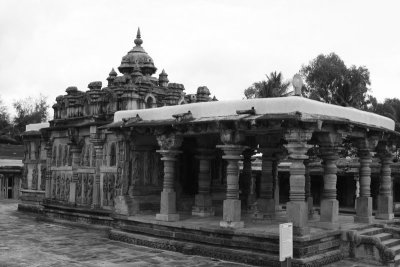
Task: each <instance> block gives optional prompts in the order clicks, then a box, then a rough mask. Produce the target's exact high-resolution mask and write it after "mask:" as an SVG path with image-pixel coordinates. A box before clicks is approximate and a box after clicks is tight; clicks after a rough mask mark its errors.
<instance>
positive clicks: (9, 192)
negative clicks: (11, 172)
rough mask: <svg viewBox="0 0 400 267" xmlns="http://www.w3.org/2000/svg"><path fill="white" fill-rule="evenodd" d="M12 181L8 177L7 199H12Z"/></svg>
mask: <svg viewBox="0 0 400 267" xmlns="http://www.w3.org/2000/svg"><path fill="white" fill-rule="evenodd" d="M13 189H14V179H13V178H12V177H8V186H7V198H13Z"/></svg>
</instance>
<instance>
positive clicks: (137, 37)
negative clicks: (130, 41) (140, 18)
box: [135, 27, 143, 46]
mask: <svg viewBox="0 0 400 267" xmlns="http://www.w3.org/2000/svg"><path fill="white" fill-rule="evenodd" d="M142 43H143V40H142V39H141V36H140V28H139V27H138V30H137V34H136V39H135V45H136V46H140V45H141V44H142Z"/></svg>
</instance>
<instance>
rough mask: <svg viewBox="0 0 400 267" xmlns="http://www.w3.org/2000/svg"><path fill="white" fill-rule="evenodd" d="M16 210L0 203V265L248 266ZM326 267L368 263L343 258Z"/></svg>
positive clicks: (31, 266)
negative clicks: (116, 237)
mask: <svg viewBox="0 0 400 267" xmlns="http://www.w3.org/2000/svg"><path fill="white" fill-rule="evenodd" d="M16 210H17V202H15V201H5V200H3V201H0V267H3V266H4V267H5V266H7V267H17V266H18V267H20V266H21V267H22V266H29V267H33V266H37V267H39V266H40V267H47V266H48V267H50V266H54V267H56V266H57V267H60V266H68V267H70V266H71V267H77V266H88V267H92V266H93V267H94V266H109V267H117V266H121V267H122V266H136V267H139V266H143V267H144V266H146V267H147V266H177V267H178V266H185V267H188V266H195V267H200V266H202V267H208V266H211V267H213V266H215V267H223V266H226V267H228V266H232V267H235V266H236V267H239V266H243V267H244V266H249V265H245V264H238V263H232V262H226V261H221V260H217V259H211V258H207V257H200V256H189V255H184V254H180V253H175V252H170V251H164V250H159V249H152V248H147V247H141V246H135V245H131V244H126V243H121V242H117V241H112V240H109V239H107V238H106V236H105V234H102V233H101V232H99V231H87V230H84V229H80V228H73V227H70V226H64V225H59V224H53V223H46V222H39V221H36V220H35V218H34V216H32V215H29V214H24V213H21V212H18V211H16ZM329 266H331V267H339V266H340V267H344V266H353V267H355V266H373V265H366V264H365V263H356V262H352V261H347V260H346V261H342V262H340V263H336V264H332V265H329Z"/></svg>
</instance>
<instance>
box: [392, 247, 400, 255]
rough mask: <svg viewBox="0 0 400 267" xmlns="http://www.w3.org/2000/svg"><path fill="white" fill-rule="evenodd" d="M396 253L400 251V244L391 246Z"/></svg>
mask: <svg viewBox="0 0 400 267" xmlns="http://www.w3.org/2000/svg"><path fill="white" fill-rule="evenodd" d="M390 249H391V250H392V251H393V252H394V253H396V254H398V253H399V252H400V245H396V246H393V247H391V248H390Z"/></svg>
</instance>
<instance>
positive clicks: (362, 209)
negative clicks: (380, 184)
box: [354, 197, 374, 223]
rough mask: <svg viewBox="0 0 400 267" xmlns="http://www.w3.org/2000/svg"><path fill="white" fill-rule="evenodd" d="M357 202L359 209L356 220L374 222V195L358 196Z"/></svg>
mask: <svg viewBox="0 0 400 267" xmlns="http://www.w3.org/2000/svg"><path fill="white" fill-rule="evenodd" d="M356 202H357V203H356V205H357V209H356V216H355V217H354V222H360V223H372V222H373V221H374V217H372V197H358V198H357V199H356Z"/></svg>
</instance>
